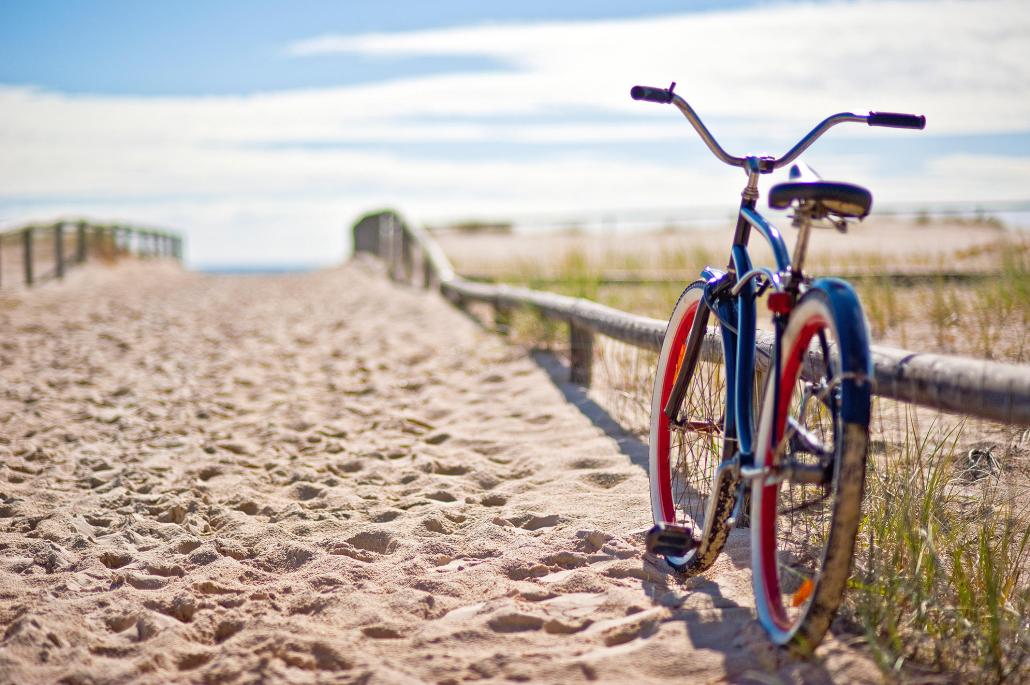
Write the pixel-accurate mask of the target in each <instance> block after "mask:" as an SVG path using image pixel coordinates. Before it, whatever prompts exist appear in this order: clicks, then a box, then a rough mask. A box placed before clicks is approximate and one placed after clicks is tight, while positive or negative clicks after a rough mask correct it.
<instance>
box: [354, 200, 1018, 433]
mask: <svg viewBox="0 0 1030 685" xmlns="http://www.w3.org/2000/svg"><path fill="white" fill-rule="evenodd" d="M353 233H354V251H355V252H356V253H357V252H367V253H370V254H373V255H376V256H378V257H379V258H381V259H382V260H383V261H384V262H385V263H386V265H387V269H388V272H389V274H390V277H391V278H393V279H394V280H397V281H403V282H407V283H411V282H417V283H419V284H420V285H421V286H422V287H424V288H434V289H437V290H439V291H440V293H441V294H442V295H443V296H444V297H446V298H447V299H449V300H450V301H452V302H454V303H455V304H456V305H459V306H462V305H464V304H466V303H469V302H482V303H486V304H489V305H491V306H492V307H493V308H494V312H495V317H496V320H497V321H499V322H504V321H506V320H507V319H508V317H509V316H510V313H511V311H512V310H513V309H515V308H519V307H525V308H530V309H533V310H535V311H537V312H539V313H540V314H543V315H544V316H547V317H549V318H552V319H558V320H562V321H565V322H567V323H568V327H569V347H570V359H571V365H570V376H571V379H572V380H573V381H575V382H577V383H582V384H585V385H589V384H590V376H591V362H592V358H593V342H594V336H595V335H598V334H599V335H605V336H608V337H610V338H613V339H615V340H619V341H621V342H623V343H626V344H629V345H633V346H636V347H640V348H644V349H648V350H653V351H655V352H657V351H659V350H660V349H661V344H662V339H663V338H664V336H665V328H666V322H665V321H662V320H658V319H652V318H649V317H644V316H638V315H636V314H630V313H627V312H623V311H620V310H618V309H614V308H612V307H607V306H605V305H602V304H598V303H597V302H592V301H590V300H585V299H582V298H575V297H568V296H565V295H558V294H555V293H549V292H543V291H539V290H531V289H529V288H520V287H515V286H510V285H504V284H491V283H477V282H473V281H470V280H466V279H464V278H462V277H460V276H458V275H457V274H456V273H455V271H454V268H453V267H452V266H451V263H450V261H449V260H448V259H447V256H446V255H445V254H444V252H443V250H442V249H441V248H440V246H439V245H438V244H437V243H436V241H435V240H433V238H432V237H431V236H430V235H429V234H428V233H427V232H426V231H425V230H423V229H421V228H419V227H413V226H410V225H409V224H407V223H406V222H405V221H404V220H403V219H402V218H401V217H400V216H399V215H398V214H396V213H394V212H377V213H373V214H368V215H366V216H364V217H362V218H361V219H360V220H359V221H358V222H357V223H356V224H355V225H354V229H353ZM716 340H717V339H716V336H715V333H714V332H711V331H710V333H709V337H708V339H707V340H706V344H705V345H704V346H703V353H704V354H707V355H710V358H715V357H716V356H717V355H720V354H721V347H720V346H719V345H718V344H716ZM757 346H758V352H759V354H758V360H757V361H758V365H759V367H762V366H766V364H764V363H763V362H764V360H767V359H768V358H769V357H770V354H771V350H772V335H771V334H770V333H767V332H763V331H759V334H758V336H757ZM872 352H873V366H874V393H875V394H876V395H877V396H878V397H885V398H889V399H893V400H900V401H904V402H909V403H912V404H916V405H920V406H923V407H929V408H932V409H937V410H941V411H946V412H952V413H957V414H964V415H967V416H975V417H978V418H983V419H989V420H993V421H1000V422H1003V423H1009V424H1014V425H1030V366H1026V365H1017V364H1001V363H997V362H990V361H984V360H979V359H969V358H965V357H957V356H950V355H940V354H927V353H922V352H911V351H909V350H902V349H898V348H893V347H885V346H881V345H874V346H873V348H872Z"/></svg>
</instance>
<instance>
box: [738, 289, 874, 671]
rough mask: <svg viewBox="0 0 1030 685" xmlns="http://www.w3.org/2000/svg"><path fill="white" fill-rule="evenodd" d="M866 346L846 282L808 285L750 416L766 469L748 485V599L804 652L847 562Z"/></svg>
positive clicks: (820, 627)
mask: <svg viewBox="0 0 1030 685" xmlns="http://www.w3.org/2000/svg"><path fill="white" fill-rule="evenodd" d="M868 349H869V344H868V334H867V333H866V330H865V323H864V319H863V317H862V313H861V309H860V308H859V307H858V299H857V298H856V297H855V296H854V292H853V291H852V290H851V289H850V287H848V286H846V285H845V284H843V283H842V282H835V283H831V284H830V287H828V288H827V289H823V288H815V289H813V290H810V291H809V292H808V293H806V294H805V295H804V296H803V297H802V298H801V299H800V301H799V302H798V304H797V306H796V307H795V308H794V310H793V311H792V312H791V315H790V320H789V322H788V324H787V327H786V329H785V331H784V334H783V337H782V339H781V345H780V360H779V378H778V384H777V378H776V373H775V370H773V371H772V372H771V373H770V374H769V376H770V378H769V389H768V391H767V394H766V397H767V398H769V399H768V401H767V402H765V403H764V406H763V408H762V415H761V421H760V422H759V431H758V442H757V449H756V455H755V459H756V465H757V466H759V467H762V468H764V469H767V474H766V475H765V476H764V477H763V478H762V479H761V480H756V481H755V482H754V484H753V486H752V494H751V521H752V572H753V578H754V590H755V604H756V608H757V611H758V617H759V620H760V621H761V623H762V625H763V626H764V627H765V629H766V630H767V631H768V633H769V635H770V637H771V638H772V640H773V641H774V642H776V643H777V644H790V645H792V646H793V647H795V648H797V649H798V650H799V651H802V652H805V653H810V652H811V651H812V650H814V649H815V647H816V645H818V643H819V641H820V640H822V638H823V635H824V634H825V633H826V630H827V628H828V627H829V625H830V621H831V620H832V618H833V615H834V613H835V612H836V610H837V607H838V605H839V604H840V601H841V598H842V596H843V592H844V587H845V584H846V582H847V578H848V573H849V570H850V567H851V557H852V554H853V552H854V542H855V534H856V532H857V530H858V524H859V517H860V507H861V501H862V488H863V482H864V478H865V459H866V450H867V447H868V443H869V402H870V399H869V398H870V392H869V389H870V381H869V373H870V371H869V362H868V360H869V351H868ZM777 392H778V393H779V394H778V395H777V394H776V393H777Z"/></svg>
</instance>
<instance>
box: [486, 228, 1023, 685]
mask: <svg viewBox="0 0 1030 685" xmlns="http://www.w3.org/2000/svg"><path fill="white" fill-rule="evenodd" d="M975 256H976V257H978V258H980V259H983V258H984V257H985V256H986V257H988V258H990V259H992V260H993V263H994V264H996V266H997V269H998V271H999V273H1000V274H1002V278H994V279H987V280H983V281H980V282H976V283H951V282H945V281H943V280H942V281H941V282H939V283H934V284H932V285H922V286H916V287H910V288H899V287H897V286H895V285H892V284H891V282H890V281H889V280H887V279H876V278H873V279H867V280H864V281H863V282H862V283H860V284H859V285H858V289H859V292H860V297H861V299H862V302H863V305H864V307H865V310H866V314H867V317H868V320H869V323H870V328H871V332H872V334H873V337H874V340H876V341H877V342H880V341H886V342H888V343H892V344H899V345H902V346H906V347H909V348H914V349H920V350H926V351H935V352H953V353H962V354H967V355H973V356H980V357H983V358H990V359H1000V360H1005V361H1012V362H1026V361H1027V360H1028V356H1030V330H1028V329H1030V327H1028V323H1030V268H1028V267H1030V259H1028V250H1027V243H1026V240H1025V239H1021V240H1016V241H1015V242H1012V241H1008V240H1006V239H1001V240H999V242H998V244H997V245H995V246H994V247H993V248H992V249H989V250H987V251H986V253H985V252H984V251H983V250H982V251H981V253H979V254H977V255H975ZM962 257H963V255H957V258H962ZM713 261H714V260H713V259H712V255H710V254H707V253H704V251H690V250H681V251H679V252H676V253H670V254H668V255H667V256H666V258H664V259H663V260H662V263H661V264H660V265H653V267H652V268H655V269H661V270H681V271H682V272H683V273H684V274H695V273H697V272H698V270H699V269H700V268H701V266H703V265H705V264H706V263H713ZM868 262H869V264H868V266H870V267H873V266H875V264H876V259H875V257H873V258H870V259H869V260H868ZM715 263H717V262H715ZM559 264H560V266H559V268H558V269H556V270H549V272H548V273H547V278H548V281H547V289H549V290H553V291H557V292H562V293H564V294H568V295H574V296H578V297H587V298H589V299H593V300H597V301H600V302H603V303H605V304H609V305H611V306H615V307H617V308H620V309H623V310H626V311H632V312H634V313H637V314H645V315H650V316H655V317H657V318H664V317H666V316H667V315H668V312H669V311H670V310H671V307H672V305H673V304H674V302H675V299H676V297H677V296H678V295H679V292H680V290H681V289H682V287H683V284H679V283H676V284H668V285H665V284H650V285H648V286H647V287H633V286H631V287H625V286H618V285H608V284H605V282H604V279H603V278H602V274H603V272H605V271H607V270H610V269H630V270H634V269H635V270H641V271H643V270H644V269H643V268H642V267H641V265H640V264H637V263H635V262H634V260H633V258H632V257H631V256H626V255H617V256H612V257H611V258H610V259H607V258H606V259H602V260H600V261H598V260H593V261H592V260H590V259H588V258H587V257H586V255H585V254H583V253H577V252H575V251H572V252H570V253H568V254H566V255H564V256H563V257H562V259H561V260H560V262H559ZM534 274H535V276H536V278H543V277H544V276H543V275H542V274H541V272H539V271H535V270H534V268H533V267H532V266H531V265H526V264H523V265H521V267H520V269H519V270H518V273H512V274H510V276H511V281H513V282H521V283H523V284H528V285H530V286H533V285H538V284H535V283H534V280H535V278H534ZM555 274H558V275H561V276H562V278H560V279H559V282H557V283H556V282H555ZM505 280H507V279H505ZM689 280H690V279H689V277H686V278H684V283H685V282H687V281H689ZM511 281H510V282H511ZM760 325H761V324H760ZM513 335H514V338H515V340H517V341H520V342H523V343H527V344H541V343H543V344H545V345H548V346H552V347H555V348H556V349H562V348H563V347H564V345H565V344H566V342H565V340H564V336H565V335H566V333H565V332H564V327H563V326H562V325H561V324H558V323H555V322H550V321H544V320H542V319H541V318H539V317H535V316H534V315H533V314H532V313H531V312H527V313H523V314H522V315H520V316H519V317H517V319H516V323H515V324H514V325H513ZM654 361H655V355H654V354H652V353H649V352H645V351H642V350H638V349H635V348H631V347H628V346H625V345H620V344H618V343H614V342H612V341H602V343H601V344H598V345H597V346H596V351H595V377H597V378H598V383H597V385H598V386H599V389H598V390H597V391H596V392H599V393H600V394H601V395H603V399H604V402H605V404H606V408H607V409H608V410H609V412H610V413H611V414H612V415H613V416H615V417H616V418H617V419H618V420H620V421H621V422H622V423H623V425H624V426H626V427H627V428H629V429H631V430H634V431H637V432H639V433H640V434H642V435H644V434H646V431H647V421H648V411H649V401H650V390H651V383H652V373H653V371H652V369H653V366H654ZM871 428H872V432H873V445H874V448H873V450H872V452H871V454H870V458H869V468H868V473H867V477H866V495H865V499H864V502H863V513H864V515H863V519H862V523H861V527H860V532H859V538H858V545H857V551H856V557H855V567H854V570H853V574H852V578H851V580H850V583H849V590H848V593H847V595H846V598H845V601H844V604H843V606H842V608H841V611H840V613H839V618H838V620H837V623H836V627H835V630H838V631H844V632H847V633H851V634H852V635H858V636H860V637H861V638H862V639H863V640H864V641H865V642H866V643H867V644H868V647H869V649H870V651H871V652H872V654H873V655H874V657H875V658H876V660H877V662H878V663H879V665H880V666H881V668H882V669H883V672H884V675H885V677H887V678H888V679H892V680H893V679H897V680H901V681H904V680H906V679H907V678H908V677H910V676H911V675H912V674H913V673H923V672H924V671H925V670H927V669H929V670H932V671H940V672H944V673H948V674H952V675H954V676H957V677H958V678H959V679H961V680H965V681H970V682H992V683H1001V682H1026V681H1027V679H1028V678H1030V618H1028V617H1030V490H1028V488H1027V483H1030V429H1028V427H1022V428H1019V427H1008V426H989V425H986V424H984V423H982V422H975V421H967V420H963V419H962V418H961V417H955V416H948V415H943V414H940V413H937V412H930V411H927V410H922V409H918V408H916V407H912V406H906V405H900V404H897V403H892V402H887V401H881V400H877V402H876V404H875V406H874V420H873V425H872V427H871ZM973 445H979V447H973ZM977 455H979V458H974V457H977ZM913 669H915V670H913Z"/></svg>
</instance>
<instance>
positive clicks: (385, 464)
mask: <svg viewBox="0 0 1030 685" xmlns="http://www.w3.org/2000/svg"><path fill="white" fill-rule="evenodd" d="M0 321H2V329H0V330H2V331H3V334H2V339H0V368H2V382H3V385H2V388H3V392H2V395H0V631H2V638H0V682H5V683H7V682H10V683H37V682H38V683H44V682H58V681H59V682H66V683H93V682H97V683H107V682H112V683H121V682H211V683H252V682H297V683H305V682H348V683H349V682H362V683H415V682H429V683H459V682H465V681H486V682H502V681H528V682H541V683H570V682H571V683H575V682H587V681H599V682H617V683H626V682H633V683H651V682H654V683H658V682H661V683H669V682H691V683H693V682H763V683H766V682H781V680H777V679H776V678H775V677H773V676H771V675H769V674H778V677H779V678H780V679H782V682H823V681H828V680H837V681H840V682H862V681H876V680H878V675H877V672H876V670H875V668H874V667H873V666H872V665H871V663H870V661H869V660H868V658H867V657H865V656H863V655H862V654H861V653H859V652H856V651H855V650H853V649H851V648H848V647H846V646H845V645H843V644H842V643H841V642H840V641H837V640H830V641H829V642H828V643H827V644H826V645H825V646H824V647H823V648H822V649H821V650H820V658H819V659H817V660H815V661H811V662H798V661H795V660H793V659H792V658H791V657H789V656H788V655H786V654H784V653H783V652H781V651H779V650H777V649H775V648H772V647H771V646H770V645H769V644H768V643H767V641H766V639H765V637H764V635H763V633H762V631H761V629H760V628H759V627H758V626H757V624H756V623H755V621H754V618H753V611H752V600H751V596H750V571H749V570H748V568H747V564H746V563H745V562H746V555H747V545H746V539H743V538H737V539H735V540H734V541H733V543H732V549H731V553H730V554H729V555H727V556H724V557H723V558H722V559H721V561H720V562H719V563H718V564H717V565H716V567H715V568H714V569H713V570H712V571H710V572H709V573H708V574H707V575H706V576H705V577H701V578H697V579H694V580H692V581H689V582H687V583H685V584H681V583H679V582H677V581H676V579H675V578H673V577H671V576H670V575H668V574H667V573H666V572H665V571H664V569H663V568H662V567H661V566H660V565H656V564H655V563H654V560H652V559H648V558H646V557H645V556H644V555H643V554H642V538H641V531H643V530H644V529H645V528H646V527H647V526H648V525H649V513H648V512H649V509H648V503H647V482H646V474H645V472H644V470H643V469H642V467H641V464H642V463H643V459H644V458H645V457H646V448H645V446H644V445H642V444H641V443H640V442H638V441H637V440H636V439H635V438H633V437H632V436H629V435H626V434H623V433H621V432H620V431H619V430H618V428H617V427H615V426H614V424H612V423H611V421H610V420H608V419H607V418H606V416H605V415H604V413H603V412H602V411H601V410H600V409H599V408H598V407H597V406H596V405H595V404H593V403H592V402H591V401H590V400H589V399H588V398H587V397H586V396H585V395H584V394H583V393H582V391H581V390H579V389H577V388H575V387H572V386H567V385H565V384H564V383H563V382H562V381H561V379H562V377H563V376H562V373H563V371H562V370H561V369H560V368H559V367H558V365H557V363H556V362H555V361H553V360H552V359H550V358H548V357H543V356H537V357H534V356H532V355H529V354H527V353H525V352H524V351H521V350H519V349H517V348H514V347H510V346H507V345H505V344H504V343H503V341H502V340H501V339H499V338H497V337H495V336H493V335H490V334H487V333H485V332H483V331H481V330H480V329H479V328H477V327H476V325H475V324H474V323H473V322H472V321H470V320H468V319H467V318H465V317H464V316H463V315H462V314H461V313H459V312H458V311H456V310H454V309H452V308H450V307H449V306H448V305H447V304H445V303H444V302H443V301H442V300H441V299H440V298H439V297H437V296H434V295H431V294H427V293H423V292H421V291H417V290H413V289H409V288H404V287H400V286H396V285H392V284H390V283H389V282H388V281H387V280H386V279H385V278H383V277H382V276H381V274H379V273H378V271H377V267H376V266H374V265H371V264H368V263H351V264H349V265H347V266H345V267H343V268H340V269H336V270H331V271H326V272H321V273H317V274H312V275H305V276H295V277H276V278H271V277H267V278H266V277H261V278H257V277H205V276H201V275H195V274H186V273H181V272H179V271H177V270H174V269H172V268H170V267H168V268H164V267H157V268H147V267H145V266H140V265H126V266H121V267H118V268H116V269H107V270H105V269H102V268H88V269H84V270H82V271H80V272H77V273H75V274H74V275H73V276H72V277H71V278H70V279H69V281H68V282H66V283H64V284H61V285H57V284H52V285H48V286H46V287H44V288H40V289H38V290H36V291H34V292H29V293H19V294H16V295H6V296H3V297H2V298H0Z"/></svg>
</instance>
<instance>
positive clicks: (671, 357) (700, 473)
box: [649, 281, 738, 575]
mask: <svg viewBox="0 0 1030 685" xmlns="http://www.w3.org/2000/svg"><path fill="white" fill-rule="evenodd" d="M703 294H704V281H696V282H694V283H691V284H690V285H689V286H687V288H686V290H684V291H683V294H682V295H680V298H679V301H678V302H677V303H676V307H675V309H674V310H673V313H672V317H671V318H670V320H669V326H668V328H667V329H666V333H665V340H664V342H663V343H662V351H661V354H660V355H659V357H658V368H657V371H656V374H655V382H654V391H653V393H652V399H651V434H650V450H649V451H650V474H649V475H650V480H651V513H652V516H653V518H654V522H655V523H656V524H657V523H672V524H677V525H681V526H685V527H687V528H690V529H692V530H693V535H694V540H695V542H696V546H695V548H694V549H692V550H690V551H688V552H687V553H686V554H685V555H684V556H666V560H667V561H668V562H669V564H670V565H671V566H672V567H673V568H675V569H676V570H678V571H680V572H683V573H686V574H688V575H693V574H696V573H700V572H701V571H704V570H705V569H706V568H708V567H709V566H711V565H712V563H713V562H714V561H715V559H716V557H717V556H718V555H719V553H720V552H721V551H722V548H723V546H724V544H725V542H726V536H727V535H728V534H729V527H728V525H727V524H728V519H729V518H730V515H731V514H732V511H733V505H734V502H735V498H736V486H737V482H738V479H737V478H736V477H735V476H734V475H732V474H730V473H729V472H723V473H719V471H718V468H719V464H720V463H721V462H722V460H723V458H724V457H725V455H726V450H727V449H732V447H731V445H733V444H735V443H733V442H732V441H727V440H725V439H724V438H725V424H726V367H725V360H724V358H723V348H722V340H721V333H716V335H717V336H719V338H718V339H717V340H714V341H713V340H711V339H710V338H709V339H708V340H706V342H705V343H704V344H703V345H702V350H701V354H700V358H699V359H698V362H697V365H696V367H695V368H694V372H693V374H692V375H691V378H690V381H689V384H688V387H687V394H686V397H685V399H684V401H683V406H682V408H681V409H680V414H679V417H678V419H679V423H680V424H681V425H682V426H683V427H682V428H680V427H677V426H674V425H673V424H672V422H670V421H669V418H668V417H667V416H666V415H665V412H664V411H663V409H664V407H665V403H666V402H667V401H668V399H669V395H670V394H671V392H672V387H673V385H674V384H675V382H676V375H677V373H678V371H679V369H680V366H681V365H682V364H683V358H684V353H685V351H686V343H687V336H688V335H689V333H690V327H691V325H692V324H693V322H694V317H695V316H698V315H699V312H701V311H702V310H701V308H702V307H703V306H704V305H703V303H702V302H701V298H702V296H703ZM701 315H703V313H702V314H701ZM713 330H715V331H719V328H718V327H715V329H713ZM710 332H711V331H710Z"/></svg>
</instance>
